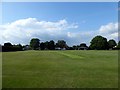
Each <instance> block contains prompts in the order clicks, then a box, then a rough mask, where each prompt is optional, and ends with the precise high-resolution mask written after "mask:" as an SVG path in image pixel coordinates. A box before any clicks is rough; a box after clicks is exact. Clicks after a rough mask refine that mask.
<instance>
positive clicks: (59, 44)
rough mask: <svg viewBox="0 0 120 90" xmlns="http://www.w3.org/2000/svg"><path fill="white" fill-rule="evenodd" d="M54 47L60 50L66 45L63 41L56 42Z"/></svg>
mask: <svg viewBox="0 0 120 90" xmlns="http://www.w3.org/2000/svg"><path fill="white" fill-rule="evenodd" d="M56 46H57V47H60V48H66V47H67V44H66V42H65V41H64V40H58V42H57V43H56Z"/></svg>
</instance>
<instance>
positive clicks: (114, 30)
mask: <svg viewBox="0 0 120 90" xmlns="http://www.w3.org/2000/svg"><path fill="white" fill-rule="evenodd" d="M99 34H100V35H102V36H105V37H106V38H107V39H115V40H117V39H118V23H108V24H106V25H102V26H101V27H100V29H99Z"/></svg>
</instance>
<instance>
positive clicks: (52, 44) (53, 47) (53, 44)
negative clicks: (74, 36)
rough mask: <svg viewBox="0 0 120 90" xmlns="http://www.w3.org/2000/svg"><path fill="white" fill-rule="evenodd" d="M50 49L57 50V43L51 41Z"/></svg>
mask: <svg viewBox="0 0 120 90" xmlns="http://www.w3.org/2000/svg"><path fill="white" fill-rule="evenodd" d="M49 49H50V50H55V42H54V41H53V40H51V41H50V42H49Z"/></svg>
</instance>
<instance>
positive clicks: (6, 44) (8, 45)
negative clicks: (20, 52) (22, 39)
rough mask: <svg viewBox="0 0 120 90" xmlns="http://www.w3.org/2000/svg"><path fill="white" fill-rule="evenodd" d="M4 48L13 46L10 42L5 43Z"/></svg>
mask: <svg viewBox="0 0 120 90" xmlns="http://www.w3.org/2000/svg"><path fill="white" fill-rule="evenodd" d="M4 46H5V47H11V46H12V44H11V43H9V42H8V43H4Z"/></svg>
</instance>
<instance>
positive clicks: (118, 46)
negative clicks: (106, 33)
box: [117, 41, 120, 49]
mask: <svg viewBox="0 0 120 90" xmlns="http://www.w3.org/2000/svg"><path fill="white" fill-rule="evenodd" d="M117 48H118V49H120V41H119V42H118V45H117Z"/></svg>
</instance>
